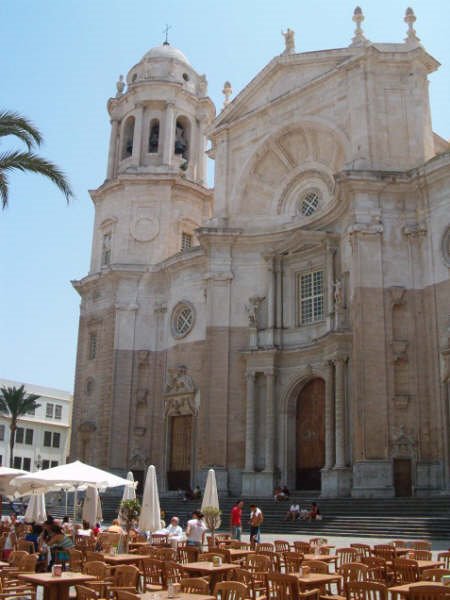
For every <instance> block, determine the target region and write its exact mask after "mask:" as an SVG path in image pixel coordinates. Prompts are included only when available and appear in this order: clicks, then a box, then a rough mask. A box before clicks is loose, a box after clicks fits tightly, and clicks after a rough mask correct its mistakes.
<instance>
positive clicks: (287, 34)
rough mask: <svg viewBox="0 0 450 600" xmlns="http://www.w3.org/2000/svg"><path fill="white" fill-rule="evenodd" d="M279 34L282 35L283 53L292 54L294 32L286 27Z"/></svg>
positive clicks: (293, 50)
mask: <svg viewBox="0 0 450 600" xmlns="http://www.w3.org/2000/svg"><path fill="white" fill-rule="evenodd" d="M281 35H282V36H284V45H285V49H284V52H283V54H293V53H294V52H295V39H294V36H295V32H294V31H293V30H292V29H289V27H288V28H287V29H286V31H282V32H281Z"/></svg>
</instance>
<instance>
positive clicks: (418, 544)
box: [408, 540, 431, 550]
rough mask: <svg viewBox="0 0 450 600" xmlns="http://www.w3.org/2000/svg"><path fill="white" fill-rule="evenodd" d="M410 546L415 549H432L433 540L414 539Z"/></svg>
mask: <svg viewBox="0 0 450 600" xmlns="http://www.w3.org/2000/svg"><path fill="white" fill-rule="evenodd" d="M408 546H409V547H410V548H412V549H413V550H431V542H428V541H426V540H414V541H412V542H409V544H408Z"/></svg>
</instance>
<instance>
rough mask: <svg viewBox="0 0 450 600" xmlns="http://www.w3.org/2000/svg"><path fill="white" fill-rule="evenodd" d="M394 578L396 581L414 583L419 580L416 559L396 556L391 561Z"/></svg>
mask: <svg viewBox="0 0 450 600" xmlns="http://www.w3.org/2000/svg"><path fill="white" fill-rule="evenodd" d="M392 567H393V570H394V578H395V581H396V583H398V584H400V585H402V584H404V583H414V582H415V581H419V579H420V577H419V568H418V565H417V561H416V560H412V559H411V558H397V559H395V560H394V561H393V563H392Z"/></svg>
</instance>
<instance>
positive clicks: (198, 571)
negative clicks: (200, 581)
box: [180, 561, 236, 591]
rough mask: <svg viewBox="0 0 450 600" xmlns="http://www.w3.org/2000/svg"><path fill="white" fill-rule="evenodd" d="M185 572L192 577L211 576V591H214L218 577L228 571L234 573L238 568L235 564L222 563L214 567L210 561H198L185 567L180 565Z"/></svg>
mask: <svg viewBox="0 0 450 600" xmlns="http://www.w3.org/2000/svg"><path fill="white" fill-rule="evenodd" d="M180 567H181V568H182V569H183V571H187V572H188V573H189V574H190V575H195V576H199V577H202V576H203V575H209V576H210V577H211V579H210V581H209V589H210V590H211V591H213V590H214V586H215V585H216V583H217V580H218V577H217V576H218V575H224V574H225V573H228V571H232V570H233V569H235V568H236V564H235V563H224V562H223V563H222V564H221V565H219V566H214V563H212V562H210V561H197V562H190V563H186V564H184V565H180Z"/></svg>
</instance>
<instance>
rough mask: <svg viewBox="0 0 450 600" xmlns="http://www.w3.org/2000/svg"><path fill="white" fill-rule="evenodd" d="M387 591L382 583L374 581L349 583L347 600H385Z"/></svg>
mask: <svg viewBox="0 0 450 600" xmlns="http://www.w3.org/2000/svg"><path fill="white" fill-rule="evenodd" d="M387 597H388V590H387V587H386V586H385V585H384V584H383V583H379V582H376V581H349V582H348V584H347V598H348V600H350V599H354V600H387Z"/></svg>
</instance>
